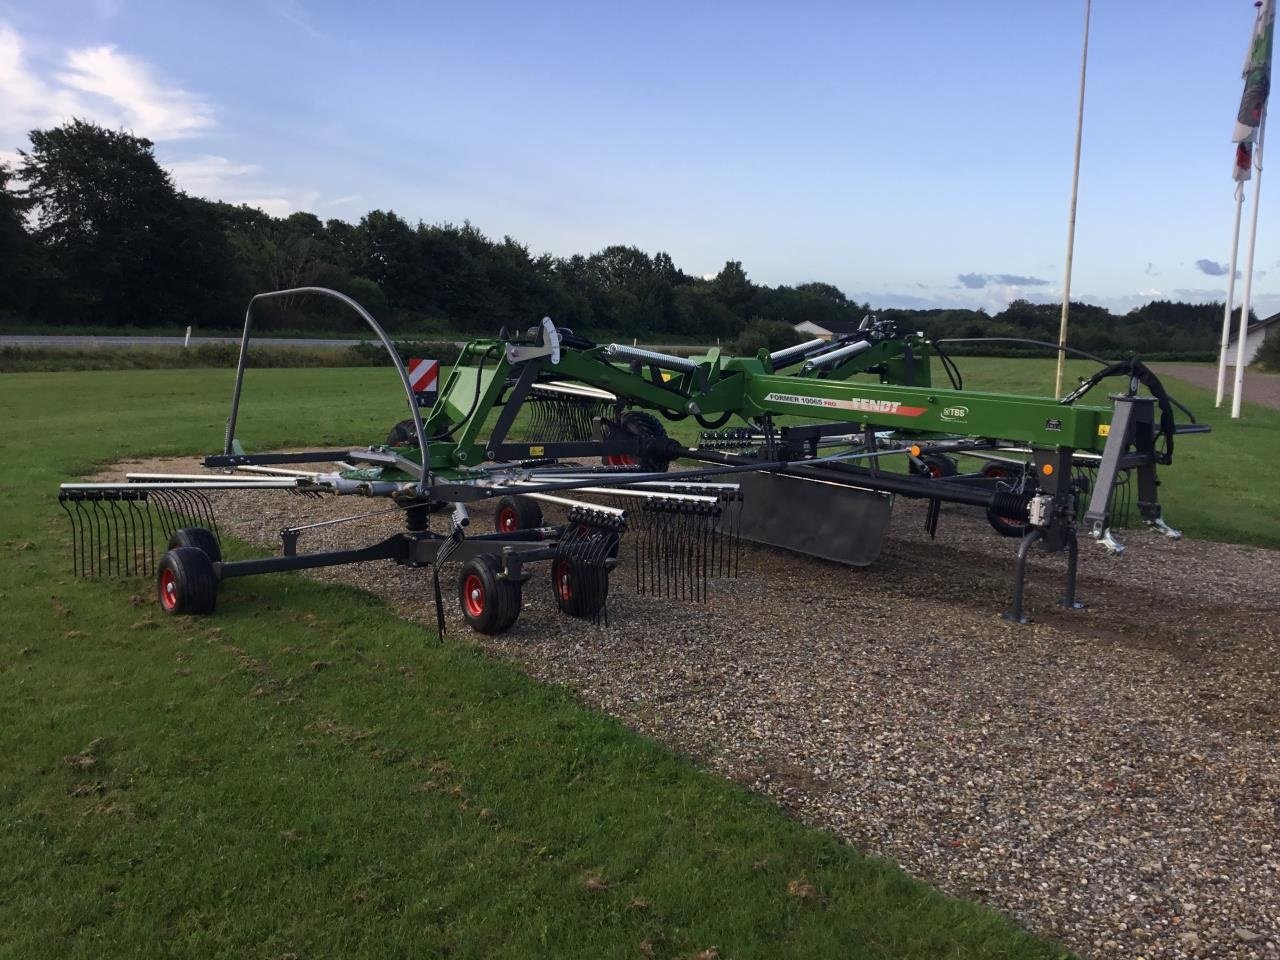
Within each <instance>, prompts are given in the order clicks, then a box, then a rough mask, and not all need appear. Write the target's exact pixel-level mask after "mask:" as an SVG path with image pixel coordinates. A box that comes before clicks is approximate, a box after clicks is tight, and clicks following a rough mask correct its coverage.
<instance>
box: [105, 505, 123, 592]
mask: <svg viewBox="0 0 1280 960" xmlns="http://www.w3.org/2000/svg"><path fill="white" fill-rule="evenodd" d="M107 505H108V506H109V507H110V508H111V509H110V510H109V511H108V512H107V528H108V531H109V532H110V535H111V554H110V555H109V556H108V560H110V561H111V567H112V571H113V575H114V576H117V577H118V576H121V575H122V573H123V570H122V566H123V563H122V561H123V558H122V557H121V554H122V553H123V552H124V551H123V550H122V549H121V546H122V544H121V539H120V533H121V529H120V518H121V517H122V516H123V514H121V513H120V506H119V502H118V500H117V498H116V497H109V498H108V499H107Z"/></svg>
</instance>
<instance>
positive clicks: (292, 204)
mask: <svg viewBox="0 0 1280 960" xmlns="http://www.w3.org/2000/svg"><path fill="white" fill-rule="evenodd" d="M319 199H320V194H319V193H317V192H316V191H314V190H308V191H305V192H302V193H297V194H293V195H292V196H287V197H252V198H250V199H248V200H237V201H234V202H236V203H247V204H248V205H249V206H251V207H257V208H258V209H259V210H265V211H266V212H267V213H269V214H271V215H272V216H273V217H287V216H288V215H289V214H291V213H297V212H298V211H299V210H307V211H311V210H314V209H315V205H316V201H317V200H319Z"/></svg>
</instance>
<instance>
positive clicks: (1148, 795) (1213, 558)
mask: <svg viewBox="0 0 1280 960" xmlns="http://www.w3.org/2000/svg"><path fill="white" fill-rule="evenodd" d="M191 467H192V464H191V463H190V462H189V461H187V462H175V461H172V460H168V461H149V462H147V463H145V464H135V465H127V468H128V469H150V470H173V469H175V468H176V469H179V470H188V469H191ZM217 501H218V502H217V504H216V506H217V508H218V516H219V517H220V518H221V522H222V524H223V532H224V534H229V535H231V536H233V537H236V538H239V539H242V540H246V541H250V542H255V543H262V544H271V545H273V546H274V545H276V544H277V541H278V532H279V530H280V528H281V527H283V526H285V525H287V524H289V523H295V522H306V521H307V518H310V519H322V518H324V517H337V516H345V515H349V514H353V513H359V512H364V509H363V508H366V506H367V505H366V503H365V502H364V501H356V500H355V498H346V499H344V500H337V499H329V500H325V501H318V502H317V501H302V500H299V499H298V498H293V497H286V496H278V495H266V496H252V495H246V494H239V495H219V496H218V497H217ZM489 513H490V511H489V509H488V508H487V507H478V508H477V510H476V511H475V514H474V520H473V522H474V523H476V524H478V525H482V526H484V527H486V528H489V527H490V525H491V523H492V518H491V517H490V516H489ZM895 514H896V515H895V518H894V526H893V531H892V533H891V536H890V538H889V540H888V541H887V543H886V545H885V551H884V555H883V557H882V559H881V561H880V563H879V564H877V565H876V566H874V567H871V568H867V569H851V568H848V567H842V566H838V565H835V564H831V563H826V562H823V561H818V560H812V559H808V558H804V557H798V556H792V555H788V554H784V553H781V552H777V551H773V550H769V549H765V548H755V547H752V546H751V545H749V544H744V545H743V550H742V570H741V577H740V578H739V579H737V580H733V581H717V582H714V583H713V584H712V585H711V590H710V599H709V602H708V603H706V604H704V605H693V604H684V603H680V602H677V601H668V600H660V599H655V598H653V597H638V596H636V595H634V593H633V592H632V591H631V590H630V589H629V588H628V578H629V577H631V576H632V571H631V567H630V562H631V555H630V553H629V547H630V545H629V544H628V543H627V542H626V541H625V540H624V545H623V550H622V554H621V556H622V563H621V566H620V567H619V569H618V570H617V571H616V572H615V573H614V575H613V578H612V584H611V590H610V599H609V625H608V627H607V628H601V627H597V626H593V625H591V624H589V623H584V622H582V621H578V620H572V619H568V618H565V617H563V616H561V615H560V614H559V613H558V612H557V611H556V606H555V603H554V600H553V599H552V596H551V589H550V583H549V580H548V575H547V573H546V570H545V567H546V565H545V564H543V565H539V566H537V567H536V568H535V575H534V578H533V579H532V580H530V582H529V583H528V584H526V587H525V595H524V596H525V608H524V610H523V612H522V614H521V617H520V619H519V621H518V622H517V624H516V626H515V628H514V629H512V630H511V631H510V632H509V633H507V634H504V635H502V636H499V637H483V636H478V635H474V634H471V633H470V632H469V631H467V630H466V627H465V626H464V625H463V623H462V618H461V615H460V613H459V612H458V610H457V599H456V593H455V592H453V591H452V590H451V591H450V593H449V597H448V600H447V603H448V606H449V609H450V626H451V628H452V629H453V630H454V631H455V634H454V636H455V637H460V638H464V639H465V640H467V641H470V642H475V643H477V644H479V645H481V646H482V647H484V648H485V649H486V650H488V651H490V652H491V653H492V654H494V655H496V656H499V657H502V658H504V659H507V660H511V661H514V662H516V663H518V664H520V665H521V666H522V667H523V668H524V669H525V670H526V671H527V672H529V673H530V674H532V675H533V676H535V677H538V678H540V679H542V680H546V681H549V682H552V683H557V684H565V685H568V686H570V687H572V688H574V689H575V690H576V691H578V693H579V694H580V695H581V697H582V698H583V700H584V701H585V702H587V703H588V704H590V705H592V706H595V707H598V708H600V709H602V710H606V711H608V712H609V713H611V714H614V715H616V716H618V717H619V718H621V719H622V720H623V721H625V722H626V723H628V724H629V725H631V726H632V727H634V728H635V729H637V730H640V731H643V732H644V733H646V734H650V735H652V736H653V737H655V738H657V739H658V740H660V741H662V742H664V743H666V744H669V745H670V746H672V747H674V748H676V749H678V750H682V751H685V752H687V753H689V754H691V755H693V756H694V757H695V758H697V759H698V760H699V762H701V763H703V764H704V765H706V766H708V767H710V768H712V769H714V770H717V771H719V772H721V773H723V774H724V775H726V776H729V777H731V778H733V779H735V780H737V781H739V782H741V783H743V784H745V785H747V786H748V787H750V788H751V789H753V790H757V791H760V792H761V793H764V794H767V795H768V796H770V797H772V798H773V799H774V800H776V801H777V802H778V803H779V804H781V805H782V806H783V807H785V808H786V809H788V810H789V811H791V812H792V813H794V814H795V815H796V816H798V817H799V818H801V819H802V820H804V821H806V822H808V823H811V824H814V825H817V826H821V827H824V828H827V829H829V830H832V831H834V832H835V833H837V834H839V835H840V836H842V837H844V838H846V839H847V840H848V841H849V842H851V843H853V844H854V845H856V846H857V847H858V848H859V849H861V850H864V851H866V852H868V853H871V854H876V855H880V856H884V857H888V858H890V859H892V860H893V861H895V862H897V863H899V864H901V865H902V866H903V867H904V868H905V869H906V870H908V871H909V872H911V873H913V874H914V875H916V876H918V877H920V878H922V879H925V880H927V881H929V882H931V883H933V884H935V885H937V886H938V887H940V888H941V889H943V890H945V891H946V892H948V893H951V894H954V895H956V896H961V897H966V898H971V899H975V900H978V901H981V902H983V903H986V904H989V905H991V906H993V907H995V908H997V909H1000V910H1002V911H1004V912H1006V913H1007V914H1009V915H1011V916H1013V917H1014V918H1016V919H1017V920H1018V921H1020V922H1021V923H1023V924H1025V925H1026V926H1027V927H1028V928H1030V929H1032V930H1034V931H1036V932H1038V933H1040V934H1043V935H1045V936H1048V937H1051V938H1054V939H1057V940H1060V941H1061V942H1063V943H1065V944H1066V945H1068V946H1069V947H1071V948H1073V949H1074V950H1076V951H1078V952H1080V953H1081V954H1083V955H1085V956H1093V957H1120V956H1124V957H1134V956H1140V957H1148V958H1154V957H1280V836H1278V834H1280V830H1278V829H1277V823H1278V817H1280V757H1278V755H1277V750H1276V746H1277V722H1278V721H1280V709H1278V706H1280V705H1278V702H1277V696H1276V694H1277V687H1278V680H1280V649H1278V644H1277V631H1278V630H1280V553H1277V552H1275V551H1268V550H1262V549H1253V548H1247V547H1235V546H1229V545H1223V544H1216V543H1206V542H1191V541H1182V542H1176V543H1175V542H1171V541H1167V540H1165V539H1163V538H1162V537H1159V536H1154V535H1151V534H1149V533H1146V532H1138V531H1129V532H1127V534H1126V536H1125V537H1124V539H1125V540H1126V541H1128V542H1129V543H1130V544H1131V545H1132V546H1133V548H1134V549H1132V550H1130V551H1128V552H1127V553H1126V554H1125V555H1124V557H1123V558H1111V557H1107V556H1105V555H1104V554H1103V552H1102V551H1101V550H1100V549H1099V548H1097V547H1096V546H1095V545H1094V544H1092V543H1089V542H1084V543H1082V544H1081V577H1080V596H1081V598H1082V599H1083V600H1085V601H1086V602H1087V603H1089V604H1090V608H1089V609H1087V610H1083V611H1078V612H1071V611H1067V610H1064V609H1061V608H1059V607H1057V606H1056V605H1055V600H1056V599H1057V598H1058V596H1059V593H1060V590H1061V584H1062V575H1063V566H1064V560H1063V557H1062V555H1055V556H1047V555H1037V556H1036V558H1035V560H1034V561H1033V562H1032V564H1031V567H1030V573H1029V582H1028V612H1029V613H1030V615H1031V616H1032V617H1033V618H1034V621H1035V622H1034V623H1032V624H1031V625H1030V626H1026V627H1019V626H1014V625H1012V624H1009V623H1006V622H1004V621H1003V620H1001V619H1000V618H999V616H998V614H999V612H1000V611H1001V610H1003V609H1005V607H1006V605H1007V603H1008V590H1009V579H1010V570H1011V567H1012V552H1013V544H1012V543H1011V542H1010V541H1008V540H1004V539H1001V538H998V537H996V536H995V535H993V534H992V533H991V531H990V529H989V528H988V527H987V525H986V522H985V520H984V519H982V518H981V517H980V516H979V515H977V514H976V513H975V512H968V511H965V510H963V509H961V508H952V509H950V510H948V509H945V508H944V512H943V519H942V523H941V526H940V529H939V533H938V539H937V540H936V541H933V542H931V541H929V540H928V539H927V537H926V536H925V534H924V533H923V530H922V527H923V506H922V505H921V504H918V503H913V502H910V501H899V502H898V503H897V505H896V507H895ZM1171 520H1172V521H1173V522H1174V523H1176V521H1177V518H1176V517H1172V518H1171ZM435 522H436V523H440V522H443V521H442V520H439V519H437V520H436V521H435ZM397 523H398V516H397V515H394V514H393V515H391V516H389V517H380V518H375V519H371V520H369V521H362V522H360V523H353V524H341V525H338V526H336V527H326V528H320V529H317V530H314V531H307V532H305V533H304V534H303V538H302V541H301V545H300V549H303V550H317V549H324V548H329V547H336V546H340V545H348V544H349V543H350V542H351V539H350V538H355V539H356V540H357V541H358V542H369V541H372V540H373V539H374V538H376V537H379V536H383V535H386V534H387V533H390V532H392V531H393V530H394V529H396V528H397V527H396V525H397ZM453 573H454V571H452V570H446V574H447V582H448V583H449V585H450V587H451V586H452V581H453ZM315 576H318V577H320V578H323V579H331V580H335V581H340V582H343V583H347V584H352V585H355V586H359V587H362V588H365V589H368V590H370V591H373V592H375V593H377V594H380V595H382V596H384V597H386V598H388V600H390V601H391V602H392V603H393V604H394V605H395V606H396V608H397V609H398V610H400V611H401V612H402V613H403V614H404V615H405V616H406V617H410V618H413V619H416V620H420V621H422V622H423V623H424V624H426V625H428V626H433V624H434V611H433V608H432V605H431V600H430V587H429V580H428V578H427V576H426V575H425V573H424V571H422V570H409V569H403V568H398V567H396V566H394V565H393V564H390V563H376V564H366V565H363V566H358V567H340V568H334V569H331V570H326V571H318V572H316V574H315ZM228 593H229V594H230V595H229V596H228V597H227V598H226V599H227V601H228V602H232V603H234V602H235V598H234V593H231V591H228Z"/></svg>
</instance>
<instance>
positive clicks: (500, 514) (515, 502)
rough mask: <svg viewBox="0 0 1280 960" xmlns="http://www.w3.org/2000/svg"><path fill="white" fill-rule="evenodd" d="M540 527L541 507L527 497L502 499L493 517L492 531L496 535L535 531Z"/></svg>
mask: <svg viewBox="0 0 1280 960" xmlns="http://www.w3.org/2000/svg"><path fill="white" fill-rule="evenodd" d="M540 526H542V507H540V506H538V501H537V500H531V499H529V498H528V497H519V496H516V497H503V498H502V499H501V500H499V501H498V509H497V510H496V511H495V512H494V515H493V529H495V530H497V531H498V533H512V532H514V531H516V530H536V529H537V528H538V527H540Z"/></svg>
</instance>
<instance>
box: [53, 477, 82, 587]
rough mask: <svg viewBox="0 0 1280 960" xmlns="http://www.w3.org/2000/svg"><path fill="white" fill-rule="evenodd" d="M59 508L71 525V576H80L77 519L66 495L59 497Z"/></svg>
mask: <svg viewBox="0 0 1280 960" xmlns="http://www.w3.org/2000/svg"><path fill="white" fill-rule="evenodd" d="M58 506H59V507H61V508H62V512H63V513H65V514H66V515H67V520H68V521H69V522H70V523H71V576H73V577H78V576H80V564H79V560H78V558H77V556H76V518H75V515H74V514H72V512H71V508H70V507H68V506H67V498H66V496H65V495H61V494H60V495H59V496H58Z"/></svg>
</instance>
